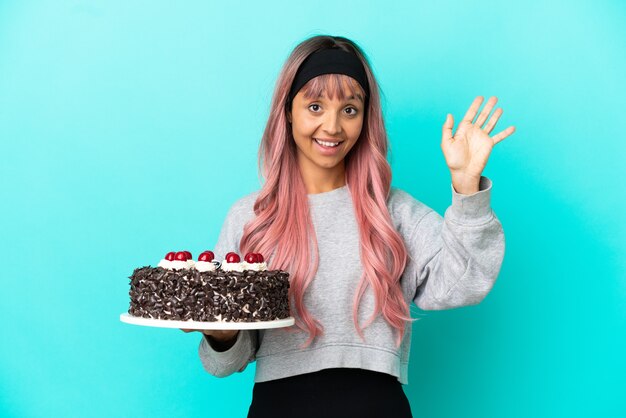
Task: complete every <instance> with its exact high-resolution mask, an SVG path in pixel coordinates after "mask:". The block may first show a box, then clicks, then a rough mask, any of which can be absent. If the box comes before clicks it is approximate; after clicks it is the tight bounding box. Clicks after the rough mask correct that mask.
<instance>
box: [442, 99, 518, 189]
mask: <svg viewBox="0 0 626 418" xmlns="http://www.w3.org/2000/svg"><path fill="white" fill-rule="evenodd" d="M483 99H484V98H483V97H482V96H478V97H476V99H474V101H473V102H472V104H471V105H470V107H469V109H468V110H467V113H466V114H465V116H464V117H463V119H462V120H461V123H459V126H458V128H457V130H456V132H455V133H454V135H453V134H452V128H453V127H454V118H453V117H452V115H451V114H448V116H447V117H446V121H445V123H444V125H443V130H442V140H441V149H442V151H443V154H444V157H445V159H446V164H447V165H448V168H449V169H450V171H451V172H452V173H453V175H454V174H456V175H460V176H462V177H465V178H480V176H481V175H482V172H483V170H484V168H485V166H486V165H487V160H488V159H489V155H490V154H491V150H492V149H493V147H494V145H495V144H497V143H498V142H500V141H502V140H503V139H504V138H506V137H508V136H509V135H511V134H512V133H513V132H515V127H514V126H509V127H508V128H506V129H505V130H503V131H501V132H500V133H498V134H497V135H494V136H493V137H490V136H489V134H490V133H491V131H492V130H493V129H494V128H495V126H496V123H497V122H498V119H499V118H500V116H501V115H502V108H498V109H496V110H495V112H493V115H491V118H489V120H488V121H487V117H488V116H489V113H490V112H491V110H492V109H493V107H494V105H495V104H496V102H497V101H498V99H497V97H495V96H493V97H491V98H490V99H489V100H488V101H487V104H486V106H485V107H484V109H483V110H482V112H480V114H479V115H478V118H477V119H476V121H475V122H473V120H474V118H475V117H476V114H477V112H478V109H479V108H480V105H481V104H482V102H483Z"/></svg>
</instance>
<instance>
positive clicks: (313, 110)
mask: <svg viewBox="0 0 626 418" xmlns="http://www.w3.org/2000/svg"><path fill="white" fill-rule="evenodd" d="M346 90H347V88H346ZM345 97H346V99H345V100H339V99H338V98H336V97H335V98H333V99H332V100H330V99H329V98H328V97H327V95H326V94H323V95H322V96H321V97H318V98H311V99H307V98H305V97H304V93H303V91H302V90H300V91H299V92H298V94H297V95H296V96H295V97H294V99H293V103H292V107H291V112H288V113H287V119H288V120H289V122H291V127H292V133H293V137H294V139H295V142H296V146H297V148H298V162H299V164H300V167H301V169H304V170H306V171H308V172H313V171H317V172H319V170H320V169H322V170H336V169H341V170H343V169H344V167H343V160H344V158H345V156H346V154H348V152H349V151H350V150H351V149H352V147H353V146H354V144H355V143H356V141H357V139H358V138H359V135H360V134H361V128H362V127H363V113H364V110H365V109H364V105H363V102H362V101H361V100H360V99H359V98H357V97H350V94H346V95H345ZM320 142H323V143H320Z"/></svg>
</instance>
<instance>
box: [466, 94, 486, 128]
mask: <svg viewBox="0 0 626 418" xmlns="http://www.w3.org/2000/svg"><path fill="white" fill-rule="evenodd" d="M483 99H484V97H483V96H478V97H476V98H475V99H474V101H473V102H472V104H471V105H470V107H469V109H467V113H465V116H463V119H462V120H461V121H462V122H463V121H467V122H469V123H472V121H473V120H474V117H476V112H478V109H479V108H480V105H481V103H482V102H483Z"/></svg>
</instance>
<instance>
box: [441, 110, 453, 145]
mask: <svg viewBox="0 0 626 418" xmlns="http://www.w3.org/2000/svg"><path fill="white" fill-rule="evenodd" d="M453 126H454V118H453V117H452V115H451V114H449V113H448V114H447V115H446V121H445V122H444V124H443V128H442V130H441V138H442V140H443V141H446V140H447V141H451V140H452V127H453Z"/></svg>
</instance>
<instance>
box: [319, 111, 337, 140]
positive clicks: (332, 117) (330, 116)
mask: <svg viewBox="0 0 626 418" xmlns="http://www.w3.org/2000/svg"><path fill="white" fill-rule="evenodd" d="M322 130H323V131H324V132H325V133H326V134H327V135H328V136H331V137H335V136H336V135H338V134H339V133H341V120H340V119H339V116H337V113H336V112H326V114H325V115H324V120H323V122H322Z"/></svg>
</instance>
